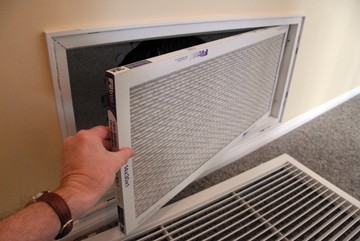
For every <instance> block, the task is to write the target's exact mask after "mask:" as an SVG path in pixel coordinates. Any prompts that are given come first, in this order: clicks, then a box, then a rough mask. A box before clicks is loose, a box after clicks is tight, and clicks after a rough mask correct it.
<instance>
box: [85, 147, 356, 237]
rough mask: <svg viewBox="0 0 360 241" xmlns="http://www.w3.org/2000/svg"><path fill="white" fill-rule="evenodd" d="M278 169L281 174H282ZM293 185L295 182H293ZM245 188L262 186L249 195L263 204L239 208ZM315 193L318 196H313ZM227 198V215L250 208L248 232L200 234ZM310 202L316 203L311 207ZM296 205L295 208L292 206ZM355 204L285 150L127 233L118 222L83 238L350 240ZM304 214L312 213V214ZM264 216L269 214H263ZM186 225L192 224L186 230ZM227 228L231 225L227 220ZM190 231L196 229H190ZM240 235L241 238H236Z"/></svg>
mask: <svg viewBox="0 0 360 241" xmlns="http://www.w3.org/2000/svg"><path fill="white" fill-rule="evenodd" d="M282 173H283V174H284V173H286V174H285V175H282ZM266 178H270V179H271V180H270V179H268V180H266ZM269 180H270V181H269ZM272 182H274V183H275V182H278V183H279V184H280V185H287V187H288V188H289V192H287V193H282V194H279V193H281V191H275V190H274V187H273V186H271V183H272ZM264 183H266V185H264ZM299 184H300V185H299ZM296 185H297V187H295V186H296ZM260 186H262V187H260ZM249 187H250V188H254V190H255V192H256V188H258V189H259V190H257V191H261V194H259V195H255V196H252V197H251V199H253V200H254V199H259V198H260V200H261V201H258V203H263V204H262V207H260V208H259V209H258V210H257V211H256V212H253V211H252V210H250V208H249V206H247V207H246V208H245V209H243V210H241V209H240V208H241V207H242V206H244V205H248V204H249V203H251V199H249V200H248V201H247V202H246V204H243V203H242V201H241V200H239V199H237V201H236V200H235V199H236V197H238V195H239V194H241V195H243V196H248V197H250V196H251V195H252V194H251V193H246V192H247V190H246V189H247V188H249ZM304 187H305V188H304ZM271 192H272V194H273V195H278V196H277V197H276V198H273V197H272V196H271V195H268V194H269V193H271ZM262 195H265V197H261V196H262ZM287 195H288V196H289V195H290V196H291V197H293V198H296V200H295V201H293V202H290V204H289V203H287V202H288V201H284V203H283V204H284V205H282V204H280V205H278V206H284V208H283V209H282V210H281V211H280V212H278V213H276V212H275V213H271V210H269V207H270V206H271V205H272V204H273V203H275V202H278V201H279V200H280V199H284V198H285V199H286V197H287ZM234 198H235V199H234ZM316 198H319V200H317V201H316ZM229 200H232V201H234V200H235V202H237V205H233V209H238V210H240V211H239V212H238V213H236V214H235V215H233V217H232V218H234V217H236V216H239V215H242V214H241V212H243V215H244V216H245V214H244V213H245V212H249V213H251V215H254V216H255V218H254V219H253V221H251V222H252V224H253V226H251V228H250V227H249V228H248V229H247V231H243V230H242V232H241V234H239V235H238V236H237V237H236V238H235V236H231V235H234V234H236V232H235V231H236V230H235V231H232V232H229V233H227V236H226V235H223V236H218V237H216V236H215V235H217V234H218V233H221V232H223V231H224V230H223V229H219V230H217V232H215V233H214V234H213V237H212V238H215V239H210V238H209V239H205V238H201V234H202V233H201V232H200V229H202V230H201V231H202V232H205V233H206V232H210V231H211V230H213V228H215V227H216V226H220V225H221V222H220V221H218V220H216V219H220V218H221V217H222V216H224V215H226V212H231V210H230V211H229V210H226V205H223V204H224V203H227V202H228V203H227V206H231V205H232V204H231V203H230V202H229ZM314 200H315V201H316V202H315V201H314ZM312 202H313V203H315V204H314V205H312V206H310V204H312ZM220 204H221V205H222V206H223V207H222V209H223V211H222V214H217V215H216V216H215V217H211V215H212V213H211V212H209V210H210V209H211V207H212V206H213V207H214V206H215V207H216V205H219V206H220ZM295 204H296V205H297V208H294V207H293V205H295ZM253 205H255V204H253ZM299 209H304V210H305V211H304V212H299ZM359 209H360V201H358V200H356V199H355V198H353V197H351V196H350V195H348V194H347V193H345V192H344V191H342V190H341V189H339V188H337V187H336V186H334V185H333V184H331V183H330V182H328V181H326V180H325V179H323V178H322V177H320V176H319V175H317V174H316V173H315V172H313V171H311V170H310V169H308V168H307V167H305V166H303V165H302V164H301V163H299V162H297V161H296V160H295V159H293V158H292V157H290V156H289V155H287V154H283V155H281V156H279V157H277V158H275V159H273V160H270V161H268V162H266V163H264V164H261V165H259V166H257V167H255V168H253V169H251V170H249V171H247V172H244V173H242V174H240V175H238V176H236V177H233V178H231V179H228V180H226V181H224V182H222V183H220V184H218V185H215V186H213V187H211V188H209V189H206V190H204V191H202V192H199V193H197V194H194V195H192V196H190V197H188V198H185V199H183V200H181V201H179V202H177V203H174V204H171V205H169V206H166V207H164V208H162V209H161V210H160V211H159V212H158V213H156V214H155V215H154V216H153V217H151V219H149V220H148V221H147V222H146V223H144V224H143V225H142V226H141V227H139V228H138V229H137V230H136V231H135V232H134V233H133V234H132V235H130V236H124V235H123V234H122V233H121V232H120V231H119V229H118V227H115V228H112V229H110V230H107V231H105V232H103V233H99V234H97V235H94V236H93V237H90V238H88V239H86V240H87V241H100V240H109V241H115V240H126V241H132V240H192V238H195V240H196V238H198V240H222V239H223V238H224V239H225V240H227V239H226V238H228V239H230V240H304V239H306V240H312V239H315V238H318V240H339V241H340V240H354V241H355V240H356V239H358V238H359V237H360V210H359ZM244 210H245V211H244ZM249 210H250V211H249ZM261 210H266V212H265V211H264V212H263V213H262V214H261V215H259V212H260V211H261ZM213 211H214V210H213ZM220 211H221V208H215V211H214V212H220ZM309 213H311V215H310V214H309ZM270 214H271V215H270ZM294 214H297V215H296V217H294V218H293V219H294V220H295V221H299V222H298V223H295V221H294V223H286V224H282V226H280V227H277V225H278V224H279V223H281V222H283V223H284V221H288V220H287V219H288V218H289V217H290V216H291V215H294ZM319 214H321V215H320V216H317V215H319ZM256 215H259V216H256ZM266 215H269V216H268V217H266ZM306 215H307V216H306ZM194 216H199V217H200V218H201V219H205V218H208V220H207V221H208V222H210V223H211V222H213V221H216V222H214V225H213V226H212V227H207V226H206V223H205V224H202V225H203V227H201V226H197V227H194V225H196V223H198V222H199V221H198V220H194V219H193V217H194ZM264 217H266V218H267V219H268V220H275V221H276V222H275V224H274V223H272V224H270V225H269V223H267V222H268V220H265V219H264ZM314 217H316V218H317V220H316V222H315V220H312V219H313V218H314ZM243 219H244V218H243ZM308 221H312V223H307V222H308ZM177 222H178V223H177ZM251 222H250V224H251ZM256 222H259V223H260V225H254V224H256ZM179 223H183V224H184V225H183V226H182V227H180V229H183V233H182V234H181V235H182V236H181V235H179V236H175V235H176V231H175V230H174V227H175V226H177V225H178V224H179ZM250 224H243V225H242V226H241V227H238V229H240V228H245V227H246V225H250ZM261 225H263V226H261ZM267 225H268V226H267ZM291 225H293V226H291ZM189 226H190V227H191V229H190V230H186V228H187V227H189ZM233 226H235V224H233ZM204 227H205V229H204ZM226 227H230V225H227V226H226ZM259 227H262V231H259V230H257V228H259ZM300 228H301V229H300ZM340 229H341V231H340ZM284 230H285V231H286V232H285V231H284ZM186 231H188V232H190V234H189V233H188V234H187V233H186ZM193 231H196V232H194V233H192V232H193ZM254 231H256V232H254ZM251 233H253V235H252V236H246V235H249V234H251ZM186 235H190V236H186ZM209 236H210V235H209ZM151 237H156V238H151ZM240 237H243V238H244V239H240ZM237 238H239V239H237Z"/></svg>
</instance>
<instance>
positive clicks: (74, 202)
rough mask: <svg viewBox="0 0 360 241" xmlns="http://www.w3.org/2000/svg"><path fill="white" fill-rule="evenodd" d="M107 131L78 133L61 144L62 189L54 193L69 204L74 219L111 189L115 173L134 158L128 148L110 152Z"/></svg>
mask: <svg viewBox="0 0 360 241" xmlns="http://www.w3.org/2000/svg"><path fill="white" fill-rule="evenodd" d="M109 135H110V129H109V128H108V127H104V126H97V127H94V128H92V129H90V130H82V131H79V132H78V133H77V134H76V135H74V136H71V137H68V138H66V139H65V142H64V149H63V157H62V166H63V169H62V177H61V185H60V187H59V188H58V189H57V190H56V191H55V192H56V193H57V194H59V195H60V196H62V197H63V198H64V199H65V201H66V202H67V203H68V206H69V207H70V210H71V212H72V216H73V219H77V218H79V217H81V216H82V215H83V214H85V213H86V211H88V210H89V209H90V208H91V207H92V206H94V205H95V204H96V202H97V201H98V200H99V199H100V198H101V196H102V195H104V194H105V192H106V191H107V190H108V189H109V188H110V187H111V185H112V184H113V182H114V179H115V175H116V173H117V172H118V170H119V169H120V168H121V167H122V166H123V165H124V164H125V163H126V162H127V161H128V159H129V158H131V157H132V156H133V150H132V149H131V148H121V149H120V150H119V151H117V152H110V151H108V149H109V148H110V145H111V143H110V141H109Z"/></svg>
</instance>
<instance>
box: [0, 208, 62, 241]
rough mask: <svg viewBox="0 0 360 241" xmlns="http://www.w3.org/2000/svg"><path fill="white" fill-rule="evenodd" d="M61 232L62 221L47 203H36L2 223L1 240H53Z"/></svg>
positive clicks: (0, 228) (0, 229)
mask: <svg viewBox="0 0 360 241" xmlns="http://www.w3.org/2000/svg"><path fill="white" fill-rule="evenodd" d="M59 230H60V220H59V218H58V216H57V214H56V213H55V211H54V210H53V209H52V208H51V207H50V206H49V205H48V204H46V203H43V202H38V203H34V204H32V205H30V206H28V207H26V208H24V209H22V210H21V211H19V212H17V213H15V214H13V215H12V216H10V217H8V218H7V219H4V220H2V221H0V240H14V241H18V240H19V241H20V240H21V241H23V240H27V241H30V240H31V241H32V240H34V241H45V240H53V239H54V238H55V236H56V235H57V233H58V232H59Z"/></svg>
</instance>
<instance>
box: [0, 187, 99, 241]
mask: <svg viewBox="0 0 360 241" xmlns="http://www.w3.org/2000/svg"><path fill="white" fill-rule="evenodd" d="M55 193H56V194H58V195H59V196H61V197H62V198H63V199H64V201H65V202H66V203H67V205H68V207H69V209H70V212H71V214H72V218H73V220H75V219H77V218H79V217H80V216H81V215H83V214H84V213H85V211H86V210H87V209H88V208H87V206H91V205H92V203H90V204H88V202H87V201H86V200H84V198H81V197H78V194H77V192H76V190H74V189H73V188H71V187H60V188H58V189H57V190H56V191H55ZM60 228H61V223H60V219H59V217H58V215H57V213H56V212H55V211H54V209H53V208H52V207H51V206H50V205H49V204H48V203H46V202H42V201H38V202H36V203H33V204H31V205H29V206H27V207H26V208H24V209H23V210H21V211H19V212H18V213H15V214H14V215H12V216H10V217H8V218H7V219H4V220H3V221H0V240H15V241H17V240H21V241H28V240H29V241H30V240H36V241H38V240H40V241H42V240H44V241H45V240H54V238H55V237H56V235H57V234H58V233H59V231H60Z"/></svg>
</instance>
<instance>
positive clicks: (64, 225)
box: [29, 191, 73, 239]
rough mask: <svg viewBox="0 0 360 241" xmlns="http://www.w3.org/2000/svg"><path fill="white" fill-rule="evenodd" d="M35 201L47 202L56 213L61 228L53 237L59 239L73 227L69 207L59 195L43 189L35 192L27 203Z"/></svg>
mask: <svg viewBox="0 0 360 241" xmlns="http://www.w3.org/2000/svg"><path fill="white" fill-rule="evenodd" d="M36 202H45V203H47V204H48V205H49V206H50V207H52V209H54V211H55V212H56V214H57V215H58V217H59V219H60V223H61V228H60V231H59V234H58V235H57V236H56V237H55V239H61V238H63V237H65V236H66V235H67V234H68V233H70V231H71V230H72V227H73V220H72V218H71V212H70V208H69V206H68V205H67V204H66V202H65V200H64V199H63V198H62V197H61V196H59V195H58V194H56V193H54V192H50V191H43V192H39V193H37V194H35V195H34V196H33V197H32V199H31V200H30V202H29V204H31V203H36Z"/></svg>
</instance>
